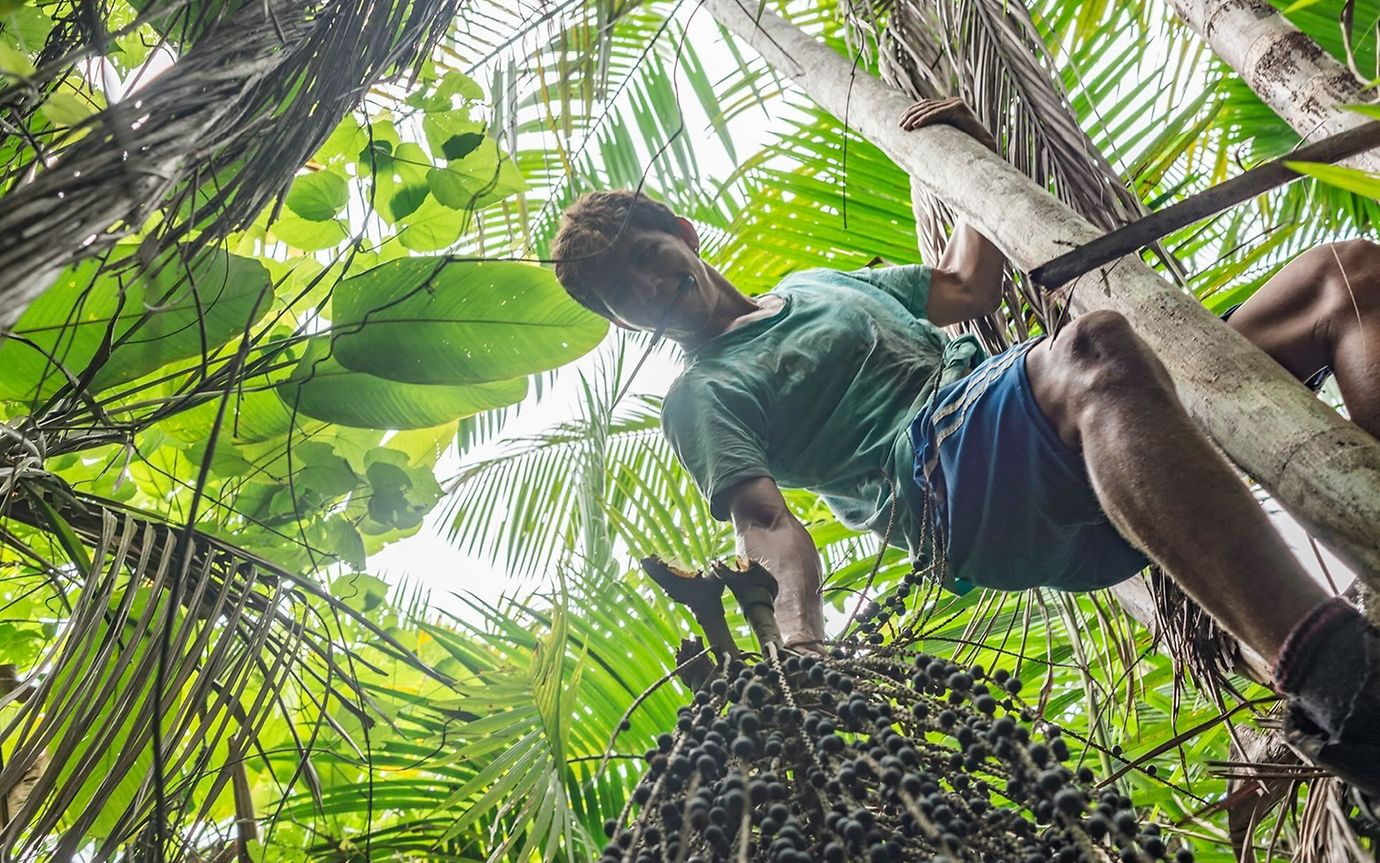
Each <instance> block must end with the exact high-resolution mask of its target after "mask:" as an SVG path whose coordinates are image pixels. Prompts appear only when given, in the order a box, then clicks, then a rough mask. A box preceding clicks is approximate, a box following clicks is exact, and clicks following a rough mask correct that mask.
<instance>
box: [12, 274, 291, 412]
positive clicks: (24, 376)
mask: <svg viewBox="0 0 1380 863" xmlns="http://www.w3.org/2000/svg"><path fill="white" fill-rule="evenodd" d="M162 260H163V262H164V264H165V265H164V266H161V267H160V268H159V269H158V272H157V273H156V275H155V276H154V277H153V279H152V280H150V279H149V278H148V277H147V276H146V275H145V274H144V272H143V271H142V270H141V269H140V268H135V267H121V268H119V269H118V270H117V271H116V272H107V273H101V272H100V262H99V261H97V260H89V261H86V262H84V263H82V264H79V265H77V266H76V267H75V268H73V269H70V270H68V271H67V272H66V273H65V274H64V275H63V276H61V277H60V278H59V279H58V280H57V282H56V283H54V284H53V286H52V287H50V288H49V289H48V290H47V291H45V292H44V293H43V294H41V295H39V297H38V299H36V300H34V302H33V304H32V305H30V306H29V308H28V309H26V310H25V312H24V314H23V315H22V316H21V317H20V319H19V321H18V322H17V323H16V324H15V326H14V329H13V331H12V333H13V336H12V337H11V338H9V339H6V340H5V341H4V343H3V344H0V368H4V369H5V374H4V375H3V376H0V398H6V399H25V400H29V399H33V398H36V397H37V398H43V397H46V396H47V395H50V394H52V393H53V392H56V391H57V390H58V389H59V388H60V387H61V386H63V385H65V384H66V383H67V377H66V375H64V374H63V373H62V371H61V369H60V368H59V366H58V365H57V364H58V363H60V364H61V368H63V369H66V371H67V372H68V373H70V374H71V375H72V376H74V377H77V378H80V377H81V376H82V375H83V374H84V373H85V371H86V369H87V366H88V365H89V364H90V363H91V362H92V360H93V359H96V358H97V355H98V352H99V351H101V350H102V348H103V345H105V344H106V342H107V339H109V349H110V354H109V356H108V357H107V358H106V359H105V361H104V362H102V363H101V364H100V366H99V368H98V369H96V370H95V371H94V374H92V375H91V380H90V383H89V385H88V389H90V390H92V391H99V390H103V389H107V388H109V387H112V386H115V385H117V384H121V383H125V382H128V381H132V380H134V379H136V378H139V377H143V376H144V375H146V374H148V373H150V372H152V371H155V370H156V369H158V368H161V367H162V366H164V365H165V364H167V363H170V362H173V361H176V360H185V359H188V358H191V357H196V356H200V355H201V354H202V352H203V351H211V350H214V349H216V348H218V347H220V346H221V345H224V344H225V343H226V342H228V341H230V340H231V339H233V338H234V337H236V336H238V335H240V334H241V333H242V332H244V330H245V329H246V327H248V326H250V325H251V324H252V323H253V322H255V321H257V320H258V319H259V318H260V317H261V316H262V315H263V314H264V312H266V311H267V310H268V308H269V304H270V303H269V301H270V299H271V297H272V290H271V286H270V284H269V279H268V271H267V270H265V269H264V267H263V265H262V264H260V263H258V262H257V261H253V260H250V259H248V258H242V257H239V256H238V255H231V254H228V253H225V252H222V251H219V250H216V249H211V250H207V251H204V252H201V253H200V254H198V255H197V256H196V257H195V258H194V259H193V260H192V261H191V262H190V263H189V264H183V263H181V262H179V261H178V260H177V259H176V257H175V256H168V257H165V258H164V259H162Z"/></svg>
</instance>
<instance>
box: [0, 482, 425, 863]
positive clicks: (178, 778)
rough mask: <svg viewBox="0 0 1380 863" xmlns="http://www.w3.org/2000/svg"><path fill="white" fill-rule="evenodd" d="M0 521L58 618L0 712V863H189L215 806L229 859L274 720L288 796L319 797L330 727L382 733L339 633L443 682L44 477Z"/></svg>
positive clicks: (314, 609)
mask: <svg viewBox="0 0 1380 863" xmlns="http://www.w3.org/2000/svg"><path fill="white" fill-rule="evenodd" d="M5 503H6V507H5V511H4V514H3V516H4V517H3V519H0V542H3V544H4V545H5V546H7V547H8V548H9V549H10V550H11V551H13V552H15V553H17V554H20V555H23V556H25V557H27V558H28V559H29V560H30V562H31V564H32V565H35V566H41V567H44V568H45V569H46V570H49V571H51V572H53V573H55V574H56V575H57V577H58V578H59V579H60V581H61V589H62V591H63V593H64V598H65V600H66V602H67V603H68V605H69V609H68V610H66V611H65V612H64V614H63V623H62V627H61V630H60V633H59V635H58V636H57V637H56V638H55V639H54V640H53V641H52V643H51V644H50V646H49V647H48V649H47V652H46V654H45V655H43V656H42V657H40V659H39V660H38V661H37V662H36V663H35V664H34V666H33V668H34V669H35V670H34V672H33V673H32V674H31V676H30V677H29V678H28V679H24V680H18V681H16V685H15V686H14V688H13V689H12V690H11V691H9V692H8V693H7V694H4V695H0V704H5V703H13V706H15V707H16V708H17V709H13V710H12V711H10V712H9V713H8V720H7V722H6V723H5V724H4V725H3V726H0V740H4V742H5V746H6V750H7V758H6V760H5V762H4V764H3V766H0V799H7V800H8V801H9V802H10V803H11V806H10V807H9V808H8V809H7V811H5V812H4V813H3V815H4V817H3V819H0V858H4V859H31V858H34V857H35V856H37V857H45V858H47V859H72V858H73V856H74V855H76V854H77V853H78V852H80V853H81V854H82V855H83V856H85V857H89V859H93V860H106V859H111V858H112V857H114V856H116V855H117V854H118V853H119V851H120V849H121V848H129V847H132V846H139V847H143V848H146V849H151V848H152V847H153V843H154V842H155V840H156V839H157V838H162V837H171V838H169V839H165V842H164V848H163V849H161V850H162V852H163V854H162V856H161V858H160V859H170V860H176V859H191V858H192V857H194V855H195V854H197V853H198V851H197V849H198V847H199V846H204V845H206V843H207V842H211V843H212V844H214V843H216V842H220V841H222V839H223V837H221V838H217V837H206V836H202V835H201V834H202V833H203V832H205V831H207V830H209V829H211V827H212V825H214V824H215V823H216V822H215V819H214V818H212V817H210V811H211V809H212V808H213V807H215V806H216V805H218V804H219V803H220V802H221V801H223V800H225V799H227V798H230V799H232V800H233V802H234V807H235V810H236V812H237V817H236V819H235V825H234V826H233V831H234V832H235V833H236V834H237V836H238V841H245V840H246V839H247V838H252V837H251V836H249V834H248V833H247V832H246V831H250V832H252V829H253V824H254V820H255V816H254V812H253V808H252V803H251V802H250V796H249V795H248V794H247V793H246V791H247V787H245V786H244V782H245V776H244V767H243V764H244V759H245V758H247V757H267V754H266V753H264V752H263V750H262V748H261V744H260V743H259V741H258V734H259V732H260V730H261V729H262V728H264V726H265V723H266V722H267V721H269V720H270V719H271V718H274V717H275V716H277V717H278V719H277V721H278V723H286V727H287V728H289V729H290V730H291V732H292V735H293V739H294V742H295V747H296V756H295V757H296V760H297V767H296V769H295V771H294V775H293V776H292V777H290V778H287V779H286V781H287V783H288V784H289V785H292V784H296V783H297V782H299V781H300V782H302V783H305V785H306V787H307V788H308V789H311V790H312V791H313V793H315V773H314V770H313V768H312V765H311V754H312V751H313V741H314V739H315V738H316V737H317V736H319V735H320V734H321V733H323V732H324V731H326V730H333V732H334V733H335V734H337V735H339V736H341V737H343V738H345V739H347V740H348V739H350V733H349V732H348V730H347V729H345V728H344V727H342V726H340V724H339V722H338V721H337V720H336V719H335V718H333V715H339V714H341V713H342V712H343V713H346V714H349V715H351V716H353V717H354V720H356V721H358V722H359V723H361V724H362V725H363V726H364V727H366V728H367V727H368V726H369V725H370V724H372V723H374V722H377V721H378V720H379V719H380V718H381V716H382V712H381V711H379V710H377V709H376V708H375V706H374V705H373V704H372V702H371V700H370V697H369V695H368V694H367V692H366V689H365V687H364V686H363V685H362V684H361V683H360V682H359V680H358V676H357V674H356V673H355V670H354V669H356V668H358V667H359V663H360V662H361V660H360V658H359V657H358V656H356V655H354V654H353V653H352V652H351V651H350V649H349V647H348V645H347V639H348V635H347V633H346V628H347V627H348V628H351V629H354V630H355V631H356V632H360V633H367V635H366V636H365V637H366V638H367V640H368V641H369V642H370V643H372V644H373V645H374V646H376V647H382V648H383V649H384V650H386V651H388V652H390V653H391V654H393V655H394V656H395V657H396V658H397V659H398V660H400V661H403V662H407V663H410V664H413V665H414V666H416V667H419V668H422V669H423V670H424V671H426V672H427V673H428V674H431V675H433V676H434V677H436V679H438V680H440V679H443V678H441V677H440V676H439V675H437V674H436V673H435V672H433V671H431V670H430V669H428V668H426V667H425V666H423V665H422V664H421V663H420V661H419V660H417V659H416V658H415V657H414V656H413V655H412V654H410V653H409V652H408V651H407V650H406V649H405V648H403V647H402V646H401V645H399V644H397V643H396V642H395V641H394V640H393V639H392V638H391V637H390V636H389V635H388V634H387V633H386V632H385V631H384V630H383V629H382V628H380V627H379V626H377V625H376V624H374V623H373V622H371V621H370V620H368V619H367V618H365V617H364V616H363V615H362V614H361V613H360V612H357V611H354V610H351V609H350V608H349V607H348V606H347V605H346V604H344V603H342V602H341V601H340V600H338V599H337V598H335V597H332V596H331V595H330V594H329V593H328V592H327V591H326V590H325V589H324V588H323V587H322V586H321V585H319V584H317V583H315V582H313V581H311V580H310V579H306V578H302V577H299V576H295V575H293V574H291V573H289V572H286V571H284V570H281V569H278V568H276V567H274V566H272V565H271V564H269V563H268V562H266V561H263V560H261V559H257V558H255V557H253V556H252V555H249V554H247V553H245V552H244V551H242V550H240V549H237V548H235V547H234V546H233V545H231V544H230V543H228V542H225V541H222V540H219V539H216V538H214V537H211V536H207V535H204V534H201V533H198V532H196V531H185V530H183V529H182V528H180V527H176V526H173V525H169V524H167V523H165V522H162V521H161V520H158V519H156V518H152V517H149V516H146V515H143V514H140V513H137V512H134V511H132V510H128V509H124V508H121V507H120V506H119V505H117V504H113V503H110V502H107V501H103V500H98V499H94V498H90V497H80V496H75V495H72V494H71V493H69V492H67V491H66V490H65V489H64V488H63V487H61V486H60V485H59V484H58V483H57V482H56V481H54V480H51V479H47V478H42V477H40V478H26V479H22V480H20V481H18V482H16V483H15V484H14V485H13V486H12V492H11V495H10V496H9V497H8V499H7V500H6V502H5ZM35 529H36V530H38V531H43V532H46V533H48V534H49V535H51V536H56V537H57V540H56V542H55V546H57V547H61V548H63V549H66V550H68V551H69V554H68V555H67V559H65V560H51V561H49V560H41V559H35V558H38V557H40V555H39V552H38V551H37V550H36V549H37V545H36V544H35V543H32V542H28V541H26V540H25V539H24V537H25V536H30V537H31V536H32V535H33V534H34V530H35ZM160 664H161V665H162V666H163V667H162V669H161V671H160V667H159V666H160ZM156 681H165V684H164V688H163V690H162V691H161V692H160V693H158V694H155V692H154V689H155V682H156ZM303 716H306V717H313V718H309V719H306V720H304V719H303V718H302V717H303ZM278 727H279V728H281V727H282V725H281V724H279V726H278ZM154 746H157V747H159V755H158V757H155V756H154V755H153V747H154ZM156 765H161V767H162V770H161V773H160V772H158V771H156V770H155V766H156ZM193 789H195V790H196V793H195V794H192V793H191V791H192V790H193ZM160 798H161V799H160ZM156 804H157V805H156ZM156 812H157V813H159V814H161V815H163V816H164V818H165V819H166V821H165V822H163V823H159V819H158V818H157V817H156V816H155V813H156Z"/></svg>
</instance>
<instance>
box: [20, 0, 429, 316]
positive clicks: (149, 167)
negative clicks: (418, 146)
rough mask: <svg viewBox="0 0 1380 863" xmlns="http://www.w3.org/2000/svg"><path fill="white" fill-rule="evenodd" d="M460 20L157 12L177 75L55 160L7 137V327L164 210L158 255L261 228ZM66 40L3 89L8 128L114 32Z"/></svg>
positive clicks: (233, 8) (305, 9) (378, 11)
mask: <svg viewBox="0 0 1380 863" xmlns="http://www.w3.org/2000/svg"><path fill="white" fill-rule="evenodd" d="M455 10H456V3H455V2H453V0H417V2H411V3H395V2H392V0H375V2H364V3H358V4H343V5H342V4H335V5H332V4H326V3H321V2H317V0H269V2H257V0H251V2H243V3H232V4H227V5H226V6H224V7H218V6H216V5H215V4H205V5H202V6H199V7H195V8H192V7H186V6H184V5H183V4H180V3H167V4H154V5H152V6H150V7H149V8H147V9H146V10H145V13H144V15H143V18H142V19H141V20H145V21H147V20H152V21H156V22H158V23H159V24H160V25H161V26H163V27H164V28H165V29H167V30H169V31H170V32H175V33H180V34H181V36H182V47H183V49H184V53H183V54H182V55H181V56H180V57H178V58H177V60H176V62H175V66H174V68H175V72H169V73H165V74H162V75H159V76H157V77H156V78H154V79H153V80H152V81H150V82H149V83H148V84H147V85H146V86H144V87H143V88H142V89H140V90H138V91H137V92H136V93H135V94H133V95H132V96H131V97H130V98H128V99H125V100H121V101H116V102H114V103H112V104H110V105H108V106H106V107H105V108H104V109H103V110H101V111H99V112H98V113H96V114H94V115H93V116H91V117H89V118H87V119H86V120H84V121H82V122H81V123H80V124H79V126H78V127H77V128H76V129H75V130H74V133H73V134H71V135H69V136H68V138H67V140H68V141H69V143H67V144H66V146H62V147H58V148H56V149H53V150H52V151H51V152H50V150H49V148H47V147H42V146H39V147H34V146H28V145H27V143H26V142H25V140H24V137H23V136H22V134H20V133H18V132H12V133H11V134H10V135H8V136H7V138H6V139H4V140H3V142H0V143H4V144H7V145H9V146H7V147H6V148H5V149H6V150H7V151H8V152H9V153H10V154H11V159H10V162H9V164H7V165H4V166H0V167H3V170H4V172H5V173H4V174H3V175H0V189H2V190H3V193H4V197H3V198H0V272H3V273H4V275H3V276H2V277H0V305H3V307H4V309H5V312H4V315H3V317H0V321H3V322H5V323H9V322H12V321H13V320H14V319H15V318H16V317H17V316H18V314H19V312H20V311H22V310H23V308H24V306H25V305H27V303H28V301H29V300H30V299H32V298H33V296H34V295H36V294H37V293H38V292H39V291H41V290H43V288H45V287H46V286H47V285H48V284H49V283H50V282H51V280H52V279H53V278H54V276H55V274H56V273H57V271H59V270H61V269H62V268H63V267H65V266H68V265H70V264H72V263H74V262H76V261H79V260H82V259H85V258H89V257H92V256H96V255H100V254H102V253H103V252H105V251H107V250H108V249H109V248H110V247H111V246H112V245H113V244H114V243H115V242H116V241H118V240H119V239H120V238H122V237H125V236H128V235H131V234H135V233H137V232H140V231H143V230H145V228H146V225H147V224H148V223H149V220H150V218H151V217H153V216H154V214H155V213H157V212H159V211H162V213H163V216H162V218H163V221H162V223H161V224H159V225H158V227H157V228H156V229H155V230H153V231H152V232H151V233H150V234H149V235H148V236H147V237H146V238H145V239H144V241H143V242H144V254H145V259H146V260H152V259H154V258H156V257H157V256H158V253H159V252H161V251H163V250H164V249H166V248H168V247H169V246H170V245H171V244H173V243H176V242H178V241H179V240H181V239H183V238H186V239H188V241H189V242H191V243H192V244H193V246H194V247H196V248H202V247H204V246H205V245H206V244H208V243H212V242H214V241H216V240H218V239H220V238H222V237H224V236H225V235H226V234H227V233H229V232H230V231H232V230H235V229H238V228H241V227H244V226H246V225H247V224H249V222H250V221H251V220H252V219H253V218H254V217H255V216H257V215H258V214H259V212H260V211H261V210H263V209H264V207H265V206H267V205H268V204H269V203H270V202H271V201H273V199H274V198H275V197H276V196H278V195H279V194H280V193H281V192H282V190H283V189H284V187H285V186H286V185H287V184H288V182H289V181H290V180H291V179H292V176H293V174H294V173H295V172H296V171H297V170H298V169H299V167H300V166H301V165H302V163H303V162H305V161H306V159H307V158H308V157H309V156H310V155H311V154H312V153H314V152H315V151H316V150H317V148H319V147H320V145H321V144H322V142H323V141H325V140H326V137H327V136H328V135H329V134H330V133H331V131H332V130H334V129H335V127H336V124H337V123H338V122H339V121H340V119H341V117H343V116H344V115H345V114H346V113H347V112H348V111H349V110H350V109H352V108H353V107H354V106H355V105H356V104H357V103H358V102H359V100H360V97H361V96H362V95H363V93H364V92H365V90H367V89H368V88H369V87H370V86H371V85H372V84H373V83H374V82H375V81H377V80H379V79H380V78H381V77H382V76H383V75H385V74H387V73H389V72H390V71H392V70H396V69H399V68H402V67H405V66H406V65H408V64H410V63H412V62H413V61H415V60H416V58H418V57H420V56H425V53H426V51H427V49H428V47H429V46H430V45H431V44H432V43H433V42H434V41H435V39H436V38H437V36H438V35H439V32H440V29H441V28H444V27H445V26H446V25H447V24H448V22H449V20H450V18H451V17H453V15H454V13H455ZM102 26H103V25H102ZM54 32H55V34H56V35H55V36H54V37H53V38H54V39H60V40H65V41H63V43H62V44H63V48H64V49H65V50H64V53H63V55H62V56H61V57H57V58H54V59H53V60H52V61H51V62H48V63H45V64H44V65H43V66H42V67H40V68H38V69H37V70H36V71H35V73H34V76H33V79H32V80H26V81H22V82H18V83H13V84H10V85H9V86H8V87H6V88H5V89H4V90H3V91H0V116H3V117H4V118H5V119H6V120H7V122H6V123H5V127H6V128H7V129H24V128H25V126H24V125H23V124H24V123H25V122H26V121H27V119H28V113H29V111H30V109H31V107H32V106H31V104H30V103H31V100H29V99H27V98H26V96H25V94H26V93H28V92H32V91H31V89H30V88H31V87H34V86H42V85H43V84H44V82H49V81H52V80H56V79H62V78H65V77H66V75H67V74H68V71H69V68H70V66H71V64H72V62H74V60H76V59H79V58H81V57H84V56H91V55H100V54H103V53H104V52H105V50H106V49H107V48H108V46H107V45H106V44H105V43H106V40H107V38H108V34H106V33H105V32H104V30H103V29H102V30H101V31H100V32H98V33H89V32H87V33H83V37H84V38H85V39H86V40H88V41H85V42H77V43H74V42H73V38H72V36H71V34H70V32H69V31H68V30H66V29H61V28H60V29H59V30H56V31H54ZM77 133H80V134H77ZM73 138H75V140H71V139H73Z"/></svg>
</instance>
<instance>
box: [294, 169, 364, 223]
mask: <svg viewBox="0 0 1380 863" xmlns="http://www.w3.org/2000/svg"><path fill="white" fill-rule="evenodd" d="M285 202H286V203H287V206H288V209H290V210H292V211H293V212H294V213H296V214H297V215H299V216H301V217H302V218H304V219H307V220H309V221H313V222H324V221H326V220H328V219H333V218H335V215H336V214H337V213H339V212H340V211H341V210H343V209H345V205H346V204H348V203H349V202H350V187H349V186H348V185H347V184H346V183H345V179H344V178H343V177H341V176H340V175H339V174H335V173H332V172H331V171H313V172H311V173H309V174H305V175H303V176H301V177H298V178H297V179H295V180H293V181H292V188H290V189H288V193H287V198H286V201H285Z"/></svg>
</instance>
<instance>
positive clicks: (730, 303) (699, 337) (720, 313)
mask: <svg viewBox="0 0 1380 863" xmlns="http://www.w3.org/2000/svg"><path fill="white" fill-rule="evenodd" d="M711 290H712V291H713V292H714V295H715V297H716V300H717V301H716V302H715V304H714V313H713V315H712V316H711V317H710V319H709V321H708V322H706V324H705V325H704V326H703V327H699V328H697V329H696V330H695V332H693V333H686V334H685V335H683V336H679V335H673V336H672V338H673V339H675V340H676V341H677V342H679V343H680V346H681V347H683V348H685V349H686V350H691V349H693V348H696V347H699V346H700V345H702V344H704V343H705V342H707V341H709V340H710V339H712V338H714V337H715V336H719V335H723V334H724V333H725V332H727V331H728V330H729V329H730V328H731V327H732V326H733V325H734V323H736V322H737V321H738V320H739V319H741V318H744V317H747V316H748V315H752V314H754V313H756V312H759V311H761V310H762V306H761V305H760V304H759V303H757V302H755V301H753V300H752V299H751V298H750V297H748V296H747V295H745V294H744V293H743V292H742V291H740V290H738V289H737V288H735V287H734V286H733V284H732V283H731V282H730V281H728V279H725V278H724V277H723V276H720V275H719V274H718V273H714V282H713V285H712V288H711Z"/></svg>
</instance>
